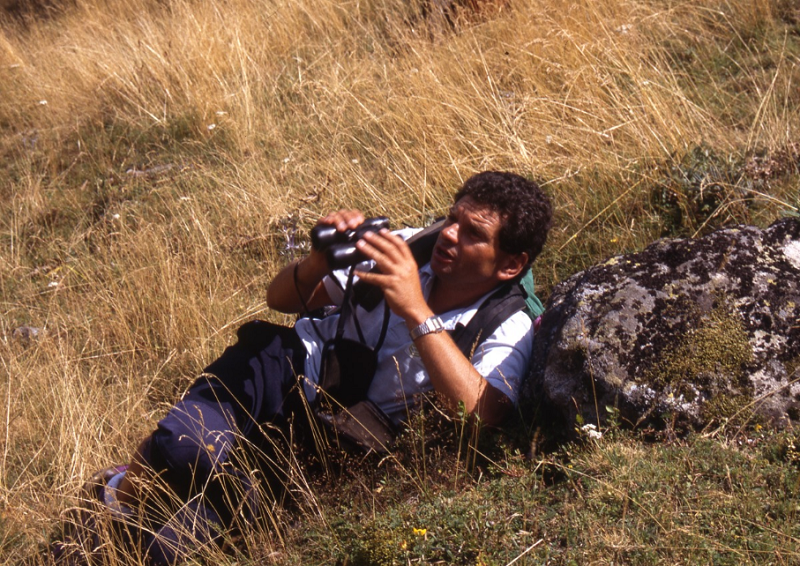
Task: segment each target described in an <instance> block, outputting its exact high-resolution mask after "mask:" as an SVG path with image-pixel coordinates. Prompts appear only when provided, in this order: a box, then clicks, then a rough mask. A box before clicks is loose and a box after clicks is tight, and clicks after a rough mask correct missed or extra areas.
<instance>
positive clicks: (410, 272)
mask: <svg viewBox="0 0 800 566" xmlns="http://www.w3.org/2000/svg"><path fill="white" fill-rule="evenodd" d="M356 246H357V247H358V249H359V250H360V251H361V252H362V253H363V254H364V255H365V256H367V257H368V258H370V259H372V260H374V261H375V265H377V267H378V269H379V270H380V273H375V272H372V273H366V272H363V271H359V272H358V276H359V278H360V279H361V280H362V281H364V282H366V283H369V284H371V285H376V286H377V287H380V288H381V290H382V291H383V294H384V297H385V298H386V303H387V304H388V305H389V308H390V309H392V312H394V313H395V314H396V315H397V316H399V317H401V318H403V319H404V320H405V321H406V322H408V323H412V324H415V325H416V324H420V323H421V322H422V321H424V320H425V319H427V318H428V317H429V316H431V315H432V314H433V313H432V312H431V310H430V308H428V304H427V303H426V302H425V297H424V296H423V294H422V286H421V284H420V280H419V267H418V266H417V262H416V261H415V260H414V256H413V255H412V254H411V248H409V247H408V244H407V243H406V242H405V241H404V240H403V239H402V238H400V237H399V236H397V235H395V234H392V233H391V232H389V230H386V229H383V230H381V231H380V232H367V233H366V234H365V235H364V239H362V240H359V241H358V242H357V243H356Z"/></svg>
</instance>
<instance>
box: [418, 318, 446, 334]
mask: <svg viewBox="0 0 800 566" xmlns="http://www.w3.org/2000/svg"><path fill="white" fill-rule="evenodd" d="M442 330H444V324H443V323H442V319H441V318H439V317H438V316H432V317H430V318H428V319H427V320H426V321H425V322H423V323H422V324H420V325H419V326H417V327H416V328H415V329H414V330H413V331H412V332H411V339H412V340H416V339H417V338H419V337H420V336H425V335H426V334H431V333H433V332H441V331H442Z"/></svg>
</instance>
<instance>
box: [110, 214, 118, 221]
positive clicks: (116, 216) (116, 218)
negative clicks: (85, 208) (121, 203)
mask: <svg viewBox="0 0 800 566" xmlns="http://www.w3.org/2000/svg"><path fill="white" fill-rule="evenodd" d="M111 218H113V219H114V220H119V214H112V215H111Z"/></svg>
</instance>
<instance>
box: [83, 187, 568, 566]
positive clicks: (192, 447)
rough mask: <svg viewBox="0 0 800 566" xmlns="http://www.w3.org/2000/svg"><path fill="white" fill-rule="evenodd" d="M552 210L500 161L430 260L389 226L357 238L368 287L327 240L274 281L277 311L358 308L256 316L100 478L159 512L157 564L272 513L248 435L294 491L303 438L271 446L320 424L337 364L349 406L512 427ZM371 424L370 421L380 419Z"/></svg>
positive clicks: (124, 499) (330, 222) (446, 226)
mask: <svg viewBox="0 0 800 566" xmlns="http://www.w3.org/2000/svg"><path fill="white" fill-rule="evenodd" d="M551 214H552V209H551V205H550V203H549V201H548V199H547V197H546V196H545V195H544V193H543V192H542V191H541V190H540V189H539V187H538V186H537V185H536V184H535V183H533V182H531V181H528V180H526V179H524V178H523V177H520V176H518V175H515V174H511V173H505V172H484V173H480V174H478V175H475V176H473V177H472V178H470V179H469V180H467V182H466V183H465V184H464V186H463V187H462V188H461V189H460V190H459V191H458V193H457V194H456V196H455V201H454V204H453V206H452V208H451V209H450V212H449V214H448V216H447V218H446V219H445V221H444V223H443V227H442V229H441V231H440V232H439V234H438V237H436V240H435V245H434V246H433V251H432V252H431V253H430V256H429V261H428V262H427V263H425V262H420V263H422V264H423V265H422V267H419V266H418V264H417V260H415V258H414V256H413V254H412V249H411V248H410V247H409V245H408V244H407V243H406V241H405V239H404V238H405V237H407V236H409V235H410V234H409V233H408V232H409V231H401V232H398V233H392V232H389V231H388V230H386V229H385V228H384V229H380V230H379V231H376V232H370V231H367V232H366V233H364V234H363V237H362V239H360V240H358V241H357V243H356V244H355V246H356V249H357V250H358V252H360V254H362V257H366V258H368V259H369V260H371V262H372V265H373V266H374V267H375V268H376V269H370V270H368V269H369V266H368V264H364V263H362V264H359V266H358V267H357V268H356V270H355V273H354V275H355V277H357V278H358V279H360V281H361V282H363V283H361V284H360V287H358V289H360V290H357V291H356V292H355V296H353V295H352V289H354V288H357V287H354V286H353V285H352V282H353V279H354V277H353V275H350V273H349V272H348V270H347V269H345V270H342V271H341V272H331V270H330V269H329V260H328V258H326V255H325V254H324V253H322V252H321V251H318V250H313V251H312V252H311V253H310V254H309V255H308V256H307V257H305V258H303V259H301V260H299V261H296V262H293V263H291V264H289V265H288V266H286V267H285V268H284V269H283V270H282V271H281V272H280V273H278V275H277V276H276V277H275V279H274V280H273V281H272V283H271V284H270V286H269V289H268V291H267V300H268V304H269V306H270V307H271V308H273V309H275V310H278V311H280V312H284V313H309V312H317V309H320V308H321V307H325V306H329V305H342V303H343V302H344V303H345V304H344V305H343V306H342V308H341V309H340V310H339V311H337V312H336V313H335V314H331V315H328V316H326V317H324V318H321V319H320V318H313V317H308V316H307V317H305V318H300V319H299V320H298V322H297V323H296V324H295V326H294V327H293V328H287V327H283V326H277V325H273V324H269V323H265V322H253V323H248V324H246V325H245V326H243V327H242V328H240V329H239V332H238V336H239V341H238V342H237V343H236V344H235V345H234V346H231V347H229V348H227V349H226V350H225V352H224V353H223V354H222V356H221V357H220V358H219V359H217V360H216V361H214V362H213V363H211V365H209V366H208V367H207V368H206V369H205V372H204V373H203V375H202V376H201V377H200V378H199V379H198V380H197V381H196V382H195V383H194V384H193V385H192V386H191V387H190V388H189V390H188V391H187V392H186V394H185V395H184V396H183V398H182V399H181V400H180V401H179V402H178V403H177V404H176V405H175V406H174V407H173V408H172V409H171V410H170V411H169V413H168V414H167V415H166V416H165V417H164V419H162V420H161V421H160V422H159V423H158V428H157V429H156V430H155V432H153V433H152V435H150V436H149V437H148V438H146V439H145V440H144V441H143V442H142V443H141V445H140V446H139V448H138V450H137V451H136V453H135V454H134V456H133V457H132V459H131V463H130V465H129V466H120V467H118V468H114V469H111V470H109V471H105V472H104V473H102V474H100V475H99V476H98V479H99V483H100V484H101V485H100V486H99V487H98V489H97V490H96V495H97V497H98V498H99V499H100V500H101V501H102V502H103V503H104V506H105V508H106V509H108V511H109V513H111V514H112V515H113V516H114V517H116V519H117V520H118V522H123V523H124V522H126V521H127V522H128V523H134V521H133V517H137V520H138V521H139V524H141V523H142V521H144V524H145V525H146V527H145V528H144V529H142V530H141V532H140V533H139V535H138V536H139V539H138V544H139V545H142V546H143V548H144V552H146V553H147V556H148V560H150V562H151V563H154V564H166V563H172V562H174V561H175V560H177V559H179V558H181V557H183V556H185V553H186V552H187V551H188V549H189V548H192V547H195V546H196V545H197V544H198V543H202V542H204V541H205V542H207V541H209V540H212V539H214V538H215V537H217V536H220V533H221V532H222V529H220V526H221V525H229V524H231V521H232V520H233V519H234V517H236V516H239V517H241V516H248V517H252V516H255V515H256V514H257V513H258V512H257V510H256V509H254V508H253V507H254V506H253V505H249V504H248V495H247V494H248V489H250V487H251V486H252V485H253V481H252V476H248V475H247V474H245V473H243V472H242V471H241V470H243V469H244V468H243V466H241V465H235V464H234V463H233V462H234V460H235V459H236V457H235V454H237V451H239V450H241V447H242V446H243V445H246V446H251V447H258V450H256V452H259V454H260V457H259V458H258V460H259V462H260V466H259V468H260V473H261V474H263V475H262V476H260V477H263V478H266V481H265V482H264V483H265V484H266V485H267V486H268V487H269V488H270V489H272V490H273V491H272V493H273V495H274V496H275V497H276V498H277V497H278V495H279V494H280V493H281V490H282V488H281V486H282V484H283V483H284V482H285V480H286V477H287V474H288V473H289V470H287V469H286V464H283V463H282V462H288V461H289V459H287V458H285V454H284V458H283V459H282V460H281V458H280V454H279V451H281V450H286V449H287V447H288V446H291V443H284V444H280V445H281V446H284V448H280V449H278V451H276V450H275V449H274V448H272V449H270V448H268V447H269V446H273V447H274V446H275V445H276V444H278V443H277V442H276V439H278V438H279V437H287V436H289V434H290V431H291V435H292V438H297V437H298V436H300V437H302V436H303V434H302V432H303V431H309V430H310V429H311V428H312V427H313V426H314V424H315V418H314V417H313V414H314V412H315V409H316V408H317V407H319V406H320V405H321V404H325V403H326V402H328V401H330V399H329V398H328V396H327V394H326V392H325V391H324V390H323V389H322V388H321V387H320V384H325V383H326V381H330V377H331V376H330V375H327V373H328V372H335V370H336V369H337V368H338V369H339V370H341V372H343V375H340V376H339V375H337V376H335V377H336V378H341V383H340V384H339V385H338V390H339V396H337V395H334V396H333V397H334V404H336V402H337V401H341V404H342V405H345V406H346V407H349V406H351V405H353V404H354V403H358V402H359V401H361V402H366V403H369V404H370V407H371V410H370V411H369V412H368V413H369V414H370V415H378V416H377V420H378V421H381V422H384V421H385V422H387V423H388V426H389V427H391V426H392V424H396V423H399V422H401V421H402V420H403V418H404V417H405V416H406V415H407V414H408V411H409V407H410V405H412V404H413V403H414V402H415V401H416V400H417V399H418V398H419V396H420V395H421V394H424V393H426V392H429V391H431V390H434V391H435V392H436V393H438V395H439V397H440V398H441V399H443V400H444V402H445V404H446V405H449V406H450V407H451V408H452V409H453V410H456V409H458V408H459V406H461V407H462V408H464V409H466V411H468V412H469V413H471V414H473V415H474V416H475V417H476V418H479V419H480V420H481V421H482V422H483V423H487V424H490V425H496V424H499V423H501V422H502V420H503V419H504V417H505V416H506V415H507V414H508V412H509V410H510V409H511V408H512V407H513V406H514V404H515V402H516V401H517V396H518V391H519V386H520V382H521V380H522V378H523V377H524V376H525V374H526V372H527V368H528V364H529V359H530V355H531V350H532V340H533V323H532V320H531V317H530V316H529V315H528V313H526V312H524V311H523V310H522V309H523V306H524V294H523V293H522V291H521V285H520V284H519V282H520V280H521V278H522V277H523V275H525V274H526V273H527V271H528V268H529V266H530V264H531V262H532V261H533V260H534V258H536V256H538V255H539V253H540V251H541V249H542V246H543V245H544V242H545V240H546V238H547V232H548V230H549V228H550V223H551ZM364 220H365V219H364V216H363V215H362V214H361V213H360V212H359V211H355V210H343V211H339V212H335V213H332V214H329V215H327V216H325V217H324V218H322V219H321V220H320V221H319V223H318V226H329V227H333V228H335V230H336V231H339V232H342V233H344V232H346V231H348V230H352V229H356V228H358V227H359V226H360V225H361V224H362V223H363V222H364ZM365 265H367V267H364V266H365ZM348 275H349V277H348ZM348 280H349V281H348ZM364 284H366V285H364ZM365 288H372V289H373V290H374V288H378V289H380V291H382V297H383V298H382V299H380V301H381V302H380V303H378V304H377V306H374V305H373V307H372V308H369V307H368V306H364V305H361V304H358V299H359V297H358V295H359V294H360V293H362V292H363V289H365ZM511 299H514V300H513V301H512V300H511ZM509 304H513V305H514V306H512V307H511V308H510V309H509V308H508V305H509ZM495 307H496V308H495ZM498 308H502V312H500V311H498V310H497V309H498ZM488 314H492V315H493V316H494V318H495V319H498V320H495V321H493V322H492V321H490V319H491V318H492V317H491V316H487V315H488ZM472 319H475V320H476V321H480V323H481V325H484V327H483V328H480V329H478V331H475V332H474V333H473V334H472V335H470V336H469V337H468V338H469V340H470V341H472V342H473V343H471V344H467V347H464V345H463V344H462V345H461V346H459V345H458V344H457V340H458V338H457V337H458V333H459V332H461V333H462V334H463V327H464V326H468V323H469V322H470V320H472ZM473 326H474V325H473ZM443 331H446V332H443ZM482 331H485V332H483V334H484V335H482V336H480V334H481V332H482ZM454 336H455V337H456V340H454ZM337 338H338V339H337ZM473 338H476V339H475V340H472V339H473ZM462 342H463V337H462ZM332 343H335V346H334V347H333V351H330V350H331V346H330V344H332ZM465 352H466V353H467V355H465ZM337 356H338V357H337ZM468 356H469V357H468ZM332 360H333V362H332ZM332 363H333V366H335V367H331V364H332ZM348 371H355V372H357V373H362V374H366V378H364V379H361V380H360V382H358V383H357V384H356V385H354V386H353V387H356V386H360V387H361V389H362V390H363V391H362V392H361V393H357V394H354V392H353V391H350V390H348V387H349V385H347V384H348V379H349V376H348V375H344V374H346V373H347V372H348ZM361 377H363V376H361ZM356 381H359V380H356ZM334 389H336V388H334ZM342 400H343V401H342ZM364 414H366V413H364ZM365 426H366V427H367V429H368V431H367V432H368V433H369V429H371V427H373V426H377V425H373V424H367V425H365ZM378 434H379V433H376V434H375V436H377V435H378ZM305 436H306V437H311V436H313V435H312V434H306V435H305ZM249 469H252V467H251V468H249ZM106 481H107V482H108V483H107V484H106V483H105V482H106ZM159 485H160V486H162V487H161V488H160V489H159V488H158V487H157V486H159ZM165 492H167V493H169V494H170V497H171V498H172V499H173V500H175V501H179V502H182V503H181V504H180V505H179V506H178V509H177V510H176V511H170V512H167V511H164V509H167V508H169V506H165V505H163V500H164V499H165V497H164V495H163V493H165ZM142 517H144V519H142ZM142 533H145V534H142ZM190 539H191V540H192V541H193V542H191V543H189V542H188V540H190Z"/></svg>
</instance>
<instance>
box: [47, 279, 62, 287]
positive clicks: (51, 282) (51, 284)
mask: <svg viewBox="0 0 800 566" xmlns="http://www.w3.org/2000/svg"><path fill="white" fill-rule="evenodd" d="M60 284H61V282H60V281H50V283H48V284H47V287H48V288H49V289H53V288H54V287H58V286H59V285H60Z"/></svg>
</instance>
